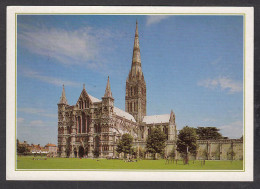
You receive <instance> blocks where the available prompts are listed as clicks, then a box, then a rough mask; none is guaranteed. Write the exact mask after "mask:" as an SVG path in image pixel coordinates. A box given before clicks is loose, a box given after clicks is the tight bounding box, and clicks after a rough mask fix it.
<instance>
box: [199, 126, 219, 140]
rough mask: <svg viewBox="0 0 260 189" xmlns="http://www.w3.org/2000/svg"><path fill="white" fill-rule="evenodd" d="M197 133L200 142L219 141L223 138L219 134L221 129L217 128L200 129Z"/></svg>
mask: <svg viewBox="0 0 260 189" xmlns="http://www.w3.org/2000/svg"><path fill="white" fill-rule="evenodd" d="M196 133H197V135H198V140H210V139H213V140H218V139H222V138H223V136H222V134H221V133H219V129H218V128H216V127H198V128H197V129H196Z"/></svg>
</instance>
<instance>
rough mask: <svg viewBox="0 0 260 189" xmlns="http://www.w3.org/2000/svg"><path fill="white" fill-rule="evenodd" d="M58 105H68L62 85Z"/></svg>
mask: <svg viewBox="0 0 260 189" xmlns="http://www.w3.org/2000/svg"><path fill="white" fill-rule="evenodd" d="M59 104H68V101H67V99H66V95H65V87H64V84H63V85H62V93H61V97H60V102H59Z"/></svg>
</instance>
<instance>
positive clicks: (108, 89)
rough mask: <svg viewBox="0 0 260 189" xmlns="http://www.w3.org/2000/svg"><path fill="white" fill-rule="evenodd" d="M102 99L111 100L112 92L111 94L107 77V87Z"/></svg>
mask: <svg viewBox="0 0 260 189" xmlns="http://www.w3.org/2000/svg"><path fill="white" fill-rule="evenodd" d="M104 97H111V98H112V92H111V88H110V83H109V76H108V78H107V87H106V91H105V94H104Z"/></svg>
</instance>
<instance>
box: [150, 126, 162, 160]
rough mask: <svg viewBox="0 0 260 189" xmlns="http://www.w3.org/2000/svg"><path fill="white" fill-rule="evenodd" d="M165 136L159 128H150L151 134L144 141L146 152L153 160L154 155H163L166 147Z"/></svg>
mask: <svg viewBox="0 0 260 189" xmlns="http://www.w3.org/2000/svg"><path fill="white" fill-rule="evenodd" d="M165 142H166V135H165V134H164V133H163V132H162V131H161V129H160V128H152V130H151V134H150V135H148V138H147V141H146V151H147V152H148V153H151V154H152V155H153V158H154V159H155V156H156V153H160V154H162V153H163V150H164V148H165V146H166V144H165Z"/></svg>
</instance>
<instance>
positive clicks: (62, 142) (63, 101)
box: [58, 85, 68, 157]
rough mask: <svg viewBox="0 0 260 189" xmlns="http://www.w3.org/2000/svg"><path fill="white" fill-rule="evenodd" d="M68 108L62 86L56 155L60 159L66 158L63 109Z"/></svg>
mask: <svg viewBox="0 0 260 189" xmlns="http://www.w3.org/2000/svg"><path fill="white" fill-rule="evenodd" d="M66 106H68V101H67V99H66V95H65V88H64V85H63V86H62V93H61V97H60V101H59V103H58V154H59V156H61V157H66V153H65V150H66V138H65V137H64V134H65V133H64V131H65V128H66V120H65V108H66Z"/></svg>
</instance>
